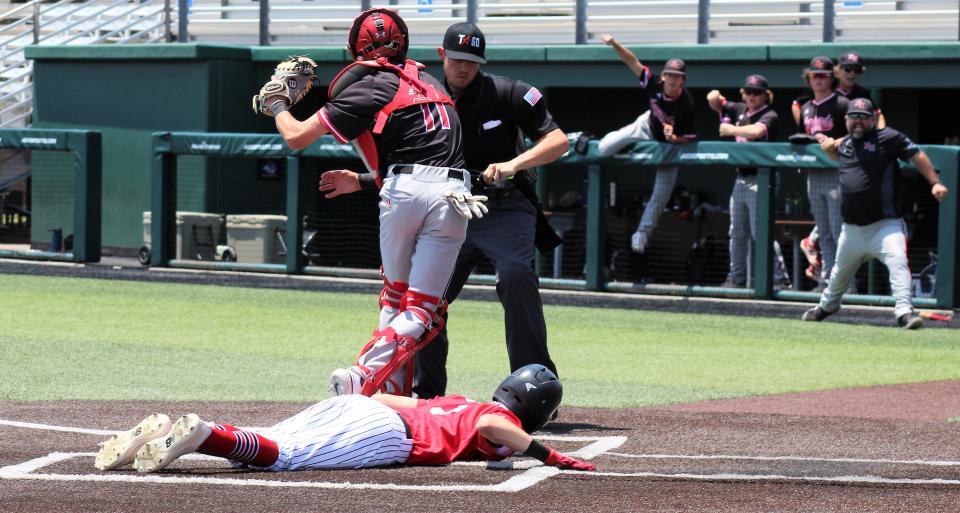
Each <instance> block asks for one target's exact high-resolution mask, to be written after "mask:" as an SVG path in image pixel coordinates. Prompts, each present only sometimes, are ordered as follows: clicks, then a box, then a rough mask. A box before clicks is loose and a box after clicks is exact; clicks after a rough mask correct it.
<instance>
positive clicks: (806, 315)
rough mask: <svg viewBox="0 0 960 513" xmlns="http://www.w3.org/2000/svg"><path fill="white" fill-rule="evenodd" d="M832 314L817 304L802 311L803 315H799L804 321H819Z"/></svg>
mask: <svg viewBox="0 0 960 513" xmlns="http://www.w3.org/2000/svg"><path fill="white" fill-rule="evenodd" d="M832 314H833V312H828V311H826V310H824V309H823V308H820V307H819V306H815V307H813V308H811V309H809V310H807V311H806V312H803V317H801V319H803V320H805V321H816V322H820V321H822V320H824V319H826V318H827V317H829V316H830V315H832Z"/></svg>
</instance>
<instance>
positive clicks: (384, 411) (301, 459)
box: [261, 395, 413, 471]
mask: <svg viewBox="0 0 960 513" xmlns="http://www.w3.org/2000/svg"><path fill="white" fill-rule="evenodd" d="M261 434H262V435H263V436H265V437H267V438H269V439H271V440H273V441H274V442H276V443H277V447H278V448H279V449H280V455H279V457H278V458H277V462H276V463H274V464H273V465H271V466H269V467H267V469H268V470H275V471H279V470H307V469H333V468H363V467H379V466H386V465H393V464H397V463H403V462H405V461H407V458H408V457H409V456H410V451H411V450H412V449H413V441H412V440H410V439H408V438H407V431H406V427H405V426H404V424H403V420H402V419H401V418H400V415H398V414H397V412H395V411H393V410H392V409H391V408H389V407H387V406H384V405H383V404H381V403H379V402H377V401H374V400H373V399H370V398H369V397H366V396H363V395H344V396H340V397H331V398H330V399H327V400H324V401H321V402H319V403H317V404H314V405H313V406H311V407H309V408H307V409H306V410H303V411H302V412H300V413H298V414H296V415H294V416H293V417H290V418H288V419H286V420H281V421H280V422H279V423H277V424H276V425H274V426H273V427H271V428H268V429H267V430H265V431H263V432H262V433H261Z"/></svg>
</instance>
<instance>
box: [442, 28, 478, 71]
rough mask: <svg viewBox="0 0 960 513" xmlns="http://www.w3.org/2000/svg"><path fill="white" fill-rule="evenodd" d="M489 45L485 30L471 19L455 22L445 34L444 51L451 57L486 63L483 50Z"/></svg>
mask: <svg viewBox="0 0 960 513" xmlns="http://www.w3.org/2000/svg"><path fill="white" fill-rule="evenodd" d="M486 46H487V42H486V38H484V37H483V32H481V31H480V29H479V28H478V27H477V26H476V25H474V24H473V23H470V22H469V21H463V22H460V23H454V24H453V25H450V27H449V28H447V32H446V34H444V35H443V51H444V52H445V53H446V54H447V57H450V58H451V59H459V60H462V61H472V62H479V63H480V64H486V63H487V59H486V58H484V56H483V51H484V49H485V48H486Z"/></svg>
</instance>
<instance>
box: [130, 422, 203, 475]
mask: <svg viewBox="0 0 960 513" xmlns="http://www.w3.org/2000/svg"><path fill="white" fill-rule="evenodd" d="M211 430H212V429H211V428H210V424H207V423H206V422H204V421H202V420H200V417H198V416H197V415H196V414H193V413H191V414H189V415H184V416H183V417H180V418H179V419H177V421H176V422H175V423H174V424H173V427H172V428H171V429H170V433H169V434H168V435H167V436H166V437H164V438H158V439H156V440H151V441H150V442H147V443H146V444H144V446H143V447H141V448H140V450H139V451H137V457H136V459H135V460H134V461H133V468H135V469H137V472H156V471H158V470H160V469H162V468H164V467H166V466H167V465H169V464H171V463H173V462H174V461H175V460H176V459H177V458H179V457H180V456H183V455H184V454H189V453H191V452H194V451H196V450H197V449H199V448H200V446H201V445H203V442H204V441H205V440H206V439H207V438H208V437H209V436H210V432H211Z"/></svg>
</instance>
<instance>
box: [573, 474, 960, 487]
mask: <svg viewBox="0 0 960 513" xmlns="http://www.w3.org/2000/svg"><path fill="white" fill-rule="evenodd" d="M566 472H567V471H564V473H566ZM576 473H577V474H583V475H590V476H612V477H648V478H663V479H673V480H693V481H746V482H749V481H794V482H796V481H799V482H809V483H841V484H905V485H951V486H953V485H960V480H957V479H911V478H889V477H879V476H830V477H819V476H784V475H778V474H732V473H720V474H689V473H678V474H664V473H657V472H628V473H624V472H576Z"/></svg>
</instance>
